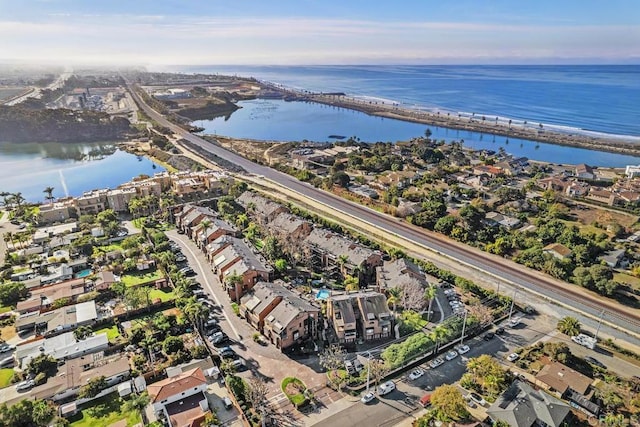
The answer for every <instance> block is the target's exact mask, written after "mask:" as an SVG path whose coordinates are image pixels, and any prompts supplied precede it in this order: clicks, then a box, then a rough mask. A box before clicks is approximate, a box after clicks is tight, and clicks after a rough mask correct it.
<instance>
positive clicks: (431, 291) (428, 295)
mask: <svg viewBox="0 0 640 427" xmlns="http://www.w3.org/2000/svg"><path fill="white" fill-rule="evenodd" d="M437 294H438V288H436V287H435V286H433V285H429V286H428V287H427V289H425V291H424V297H425V299H428V300H429V307H428V308H427V322H429V321H431V307H432V305H433V300H434V299H435V298H436V295H437Z"/></svg>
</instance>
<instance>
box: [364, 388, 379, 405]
mask: <svg viewBox="0 0 640 427" xmlns="http://www.w3.org/2000/svg"><path fill="white" fill-rule="evenodd" d="M375 398H376V395H375V394H373V392H372V391H370V392H369V393H365V394H363V395H362V397H361V398H360V402H362V403H364V404H367V403H369V402H372V401H373V399H375Z"/></svg>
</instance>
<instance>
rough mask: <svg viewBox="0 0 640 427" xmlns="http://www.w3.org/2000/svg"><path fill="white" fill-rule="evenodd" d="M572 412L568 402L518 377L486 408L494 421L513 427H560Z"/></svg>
mask: <svg viewBox="0 0 640 427" xmlns="http://www.w3.org/2000/svg"><path fill="white" fill-rule="evenodd" d="M570 413H571V407H570V406H569V405H568V404H567V403H565V402H563V401H562V400H560V399H557V398H555V397H553V396H551V395H549V394H547V393H545V392H543V391H539V390H535V389H534V388H533V387H531V386H530V385H529V384H527V383H525V382H524V381H519V380H516V381H514V382H513V383H512V384H511V386H510V387H509V388H508V389H507V390H506V391H505V392H504V393H502V394H501V395H500V396H499V397H498V399H497V400H496V401H495V402H494V403H493V405H491V406H490V407H489V409H487V415H488V416H489V417H490V418H491V419H492V420H493V421H494V422H497V421H504V422H506V423H507V424H508V425H510V426H512V427H532V426H536V427H537V426H549V427H560V426H563V425H566V424H565V420H566V419H567V417H568V416H569V414H570Z"/></svg>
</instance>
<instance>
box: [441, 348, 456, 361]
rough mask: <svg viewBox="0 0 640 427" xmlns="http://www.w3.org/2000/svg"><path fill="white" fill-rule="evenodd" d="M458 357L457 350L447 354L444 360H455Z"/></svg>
mask: <svg viewBox="0 0 640 427" xmlns="http://www.w3.org/2000/svg"><path fill="white" fill-rule="evenodd" d="M456 357H458V352H457V351H455V350H451V351H448V352H447V354H445V355H444V358H445V359H447V361H449V360H453V359H455V358H456Z"/></svg>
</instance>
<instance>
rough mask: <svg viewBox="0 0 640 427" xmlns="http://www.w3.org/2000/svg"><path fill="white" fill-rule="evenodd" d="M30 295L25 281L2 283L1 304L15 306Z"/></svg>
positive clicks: (0, 288)
mask: <svg viewBox="0 0 640 427" xmlns="http://www.w3.org/2000/svg"><path fill="white" fill-rule="evenodd" d="M28 295H29V290H28V289H27V287H26V286H25V285H24V283H6V284H3V285H0V304H2V305H4V306H9V305H10V306H14V305H16V304H17V303H18V301H20V300H23V299H24V298H26V297H27V296H28Z"/></svg>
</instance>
